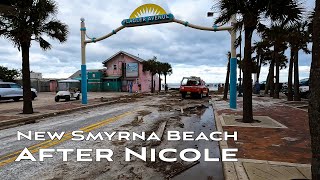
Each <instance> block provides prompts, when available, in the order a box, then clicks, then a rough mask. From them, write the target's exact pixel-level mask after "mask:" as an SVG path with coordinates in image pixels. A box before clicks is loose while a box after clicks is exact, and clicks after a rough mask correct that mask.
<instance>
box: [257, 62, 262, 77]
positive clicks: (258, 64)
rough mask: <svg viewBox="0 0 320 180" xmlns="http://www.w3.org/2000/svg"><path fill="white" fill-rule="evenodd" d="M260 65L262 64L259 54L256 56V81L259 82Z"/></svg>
mask: <svg viewBox="0 0 320 180" xmlns="http://www.w3.org/2000/svg"><path fill="white" fill-rule="evenodd" d="M261 65H262V57H261V56H258V60H257V66H258V70H257V81H258V82H260V73H261Z"/></svg>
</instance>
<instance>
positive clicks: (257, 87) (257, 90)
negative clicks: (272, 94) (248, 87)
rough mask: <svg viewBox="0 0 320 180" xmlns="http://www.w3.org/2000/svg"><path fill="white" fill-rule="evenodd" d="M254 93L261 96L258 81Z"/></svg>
mask: <svg viewBox="0 0 320 180" xmlns="http://www.w3.org/2000/svg"><path fill="white" fill-rule="evenodd" d="M254 90H255V91H254V92H255V94H260V83H259V81H256V82H255V84H254Z"/></svg>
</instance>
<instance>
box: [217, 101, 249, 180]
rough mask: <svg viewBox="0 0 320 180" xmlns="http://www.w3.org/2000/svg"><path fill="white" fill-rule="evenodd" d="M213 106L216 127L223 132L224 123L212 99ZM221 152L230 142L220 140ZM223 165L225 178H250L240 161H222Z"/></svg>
mask: <svg viewBox="0 0 320 180" xmlns="http://www.w3.org/2000/svg"><path fill="white" fill-rule="evenodd" d="M211 104H212V108H213V111H214V119H215V121H216V128H217V131H218V132H223V128H222V124H221V120H220V118H221V116H219V115H218V113H217V111H216V110H217V109H216V107H215V100H212V103H211ZM219 148H220V154H221V153H222V152H221V151H222V149H227V148H228V143H227V142H226V141H220V142H219ZM222 167H223V175H224V179H225V180H239V179H241V180H248V179H249V178H248V176H247V174H246V172H245V171H244V170H243V168H242V164H241V163H240V162H239V161H238V162H222Z"/></svg>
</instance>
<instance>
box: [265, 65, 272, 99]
mask: <svg viewBox="0 0 320 180" xmlns="http://www.w3.org/2000/svg"><path fill="white" fill-rule="evenodd" d="M270 69H271V66H270V67H269V72H268V76H267V80H266V86H265V89H264V94H269V89H270Z"/></svg>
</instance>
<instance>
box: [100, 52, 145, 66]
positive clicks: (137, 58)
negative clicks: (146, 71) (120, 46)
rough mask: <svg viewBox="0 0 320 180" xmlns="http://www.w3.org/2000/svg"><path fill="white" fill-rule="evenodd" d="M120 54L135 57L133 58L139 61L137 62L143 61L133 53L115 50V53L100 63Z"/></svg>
mask: <svg viewBox="0 0 320 180" xmlns="http://www.w3.org/2000/svg"><path fill="white" fill-rule="evenodd" d="M120 54H124V55H127V56H129V57H131V58H133V59H135V60H137V61H139V62H143V61H144V59H141V58H139V57H137V56H135V55H132V54H130V53H127V52H124V51H119V52H117V53H116V54H114V55H113V56H111V57H110V58H109V59H107V60H105V61H103V62H102V64H105V63H107V62H108V61H110V60H111V59H113V58H114V57H116V56H118V55H120Z"/></svg>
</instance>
